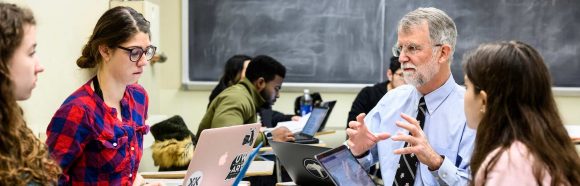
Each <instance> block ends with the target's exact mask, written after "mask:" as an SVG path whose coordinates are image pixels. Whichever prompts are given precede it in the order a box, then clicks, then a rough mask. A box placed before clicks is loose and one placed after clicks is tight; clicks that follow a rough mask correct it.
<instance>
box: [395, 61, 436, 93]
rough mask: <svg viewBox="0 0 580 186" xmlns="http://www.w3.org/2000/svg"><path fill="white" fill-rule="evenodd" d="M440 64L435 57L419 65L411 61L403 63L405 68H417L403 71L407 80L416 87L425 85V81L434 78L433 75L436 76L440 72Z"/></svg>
mask: <svg viewBox="0 0 580 186" xmlns="http://www.w3.org/2000/svg"><path fill="white" fill-rule="evenodd" d="M438 65H439V64H437V62H436V61H435V59H434V58H431V60H429V62H428V63H426V64H424V65H421V66H419V67H417V66H415V65H413V64H411V63H405V64H403V66H402V68H403V69H406V68H412V69H415V72H407V71H403V75H404V78H405V82H407V83H408V84H411V85H413V86H415V87H421V86H423V85H424V84H425V83H427V82H429V81H431V79H433V77H435V75H436V74H437V73H439V66H438Z"/></svg>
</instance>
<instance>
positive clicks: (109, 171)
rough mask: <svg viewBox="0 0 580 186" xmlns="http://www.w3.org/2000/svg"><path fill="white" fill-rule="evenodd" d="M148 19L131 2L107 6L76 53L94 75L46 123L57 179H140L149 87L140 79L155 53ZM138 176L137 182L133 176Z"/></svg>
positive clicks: (67, 182) (90, 182)
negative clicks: (59, 172) (57, 166)
mask: <svg viewBox="0 0 580 186" xmlns="http://www.w3.org/2000/svg"><path fill="white" fill-rule="evenodd" d="M149 33H150V31H149V21H147V20H145V18H144V17H143V15H142V14H140V13H139V12H137V11H135V10H134V9H132V8H129V7H115V8H112V9H109V10H107V11H106V12H105V13H104V14H103V15H102V16H101V18H100V19H99V20H98V22H97V24H96V26H95V29H94V31H93V34H92V36H91V37H90V38H89V41H88V42H87V44H86V45H85V46H84V48H83V50H82V56H81V57H79V58H78V59H77V61H76V62H77V65H78V66H79V67H80V68H96V75H95V76H94V77H93V78H91V79H90V80H89V81H88V82H87V83H85V84H84V85H83V86H81V87H80V88H79V89H77V90H76V91H75V92H73V93H72V95H70V96H69V97H68V98H67V99H66V100H65V101H64V103H63V104H62V105H61V107H60V108H59V109H58V110H57V111H56V113H55V114H54V116H53V118H52V120H51V121H50V124H49V125H48V129H47V136H48V139H47V141H46V144H47V145H48V147H49V150H50V154H51V155H52V157H53V158H55V159H56V160H57V161H58V162H59V164H60V166H61V167H62V169H63V175H62V176H61V177H60V178H59V185H71V184H72V185H85V184H86V185H97V184H99V185H100V184H103V183H104V184H110V185H128V184H131V183H134V184H135V185H140V184H141V183H140V182H141V181H142V177H140V176H139V175H137V170H138V168H139V162H140V161H141V155H142V152H143V135H145V134H146V133H147V132H148V131H149V126H147V125H145V120H146V119H147V108H148V104H149V103H148V96H147V92H146V91H145V89H143V87H141V85H139V84H137V80H138V79H139V77H140V76H141V74H142V73H143V68H144V67H145V66H146V65H147V64H148V61H149V60H150V59H151V58H152V57H153V55H154V54H155V49H156V48H155V46H152V45H151V40H150V37H151V36H150V35H149ZM134 181H135V182H134Z"/></svg>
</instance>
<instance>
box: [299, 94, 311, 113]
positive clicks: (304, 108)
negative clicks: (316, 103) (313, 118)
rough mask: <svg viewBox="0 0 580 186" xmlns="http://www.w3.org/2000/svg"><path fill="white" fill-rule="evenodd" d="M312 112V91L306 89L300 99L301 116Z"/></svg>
mask: <svg viewBox="0 0 580 186" xmlns="http://www.w3.org/2000/svg"><path fill="white" fill-rule="evenodd" d="M310 111H312V97H310V90H308V89H304V96H302V98H301V99H300V115H302V116H304V115H306V114H308V113H310Z"/></svg>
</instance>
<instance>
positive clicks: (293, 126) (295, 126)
mask: <svg viewBox="0 0 580 186" xmlns="http://www.w3.org/2000/svg"><path fill="white" fill-rule="evenodd" d="M309 117H310V113H308V114H306V115H305V116H302V117H301V118H300V120H298V121H283V122H278V125H276V127H275V128H267V129H266V131H268V132H270V131H272V130H274V129H276V128H278V127H286V128H288V129H290V131H291V132H292V133H297V132H300V131H302V128H304V125H306V121H308V118H309Z"/></svg>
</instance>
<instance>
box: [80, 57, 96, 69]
mask: <svg viewBox="0 0 580 186" xmlns="http://www.w3.org/2000/svg"><path fill="white" fill-rule="evenodd" d="M96 64H97V63H96V62H95V61H94V60H93V59H90V58H88V57H86V56H81V57H79V59H77V66H79V67H81V68H94V67H95V66H96Z"/></svg>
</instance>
